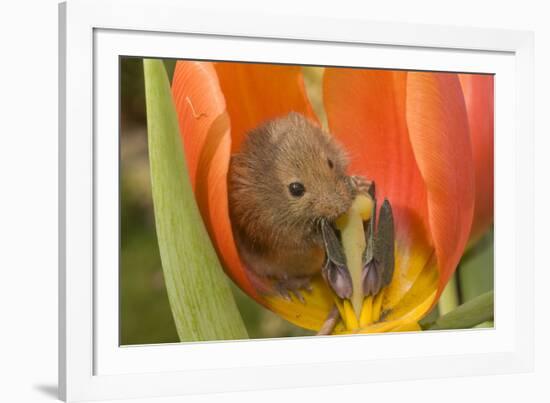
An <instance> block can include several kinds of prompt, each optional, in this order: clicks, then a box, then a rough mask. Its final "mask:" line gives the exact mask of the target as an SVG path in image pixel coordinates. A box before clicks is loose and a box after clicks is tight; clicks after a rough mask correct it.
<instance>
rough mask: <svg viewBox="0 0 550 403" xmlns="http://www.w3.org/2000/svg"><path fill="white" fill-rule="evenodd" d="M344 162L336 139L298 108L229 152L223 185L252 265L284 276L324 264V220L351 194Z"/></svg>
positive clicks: (343, 207)
mask: <svg viewBox="0 0 550 403" xmlns="http://www.w3.org/2000/svg"><path fill="white" fill-rule="evenodd" d="M329 159H330V160H331V161H332V165H333V167H332V168H331V167H330V166H329V162H328V160H329ZM347 164H348V162H347V158H346V155H345V152H344V151H343V149H342V147H341V146H340V145H339V144H338V143H337V142H336V140H335V139H334V138H333V137H332V136H331V135H330V134H327V133H325V132H323V131H322V130H321V129H320V128H319V127H317V126H315V125H313V124H312V123H310V122H309V121H308V120H307V119H306V118H305V117H303V116H302V115H299V114H297V113H291V114H289V115H287V116H285V117H283V118H279V119H275V120H272V121H269V122H266V123H265V124H263V125H261V126H260V127H258V128H256V129H254V130H252V131H251V132H250V133H249V134H248V136H247V138H246V139H245V141H244V142H243V145H242V149H241V152H240V153H238V154H235V155H234V156H233V157H232V159H231V164H230V169H229V184H228V185H229V211H230V215H231V222H232V225H233V233H234V235H235V239H236V241H237V247H238V249H239V252H240V254H241V257H242V258H243V260H244V262H245V264H246V265H247V267H248V268H249V269H250V270H253V271H254V272H255V273H256V274H258V275H261V276H268V277H274V278H277V279H288V278H291V277H303V276H311V275H313V274H315V273H316V272H318V271H319V270H320V269H321V266H322V264H323V262H324V260H325V252H324V248H323V241H322V237H321V232H320V224H321V221H322V220H328V221H330V222H332V221H334V220H335V219H336V218H337V217H338V216H339V215H341V214H342V213H344V212H345V211H347V210H348V208H349V207H350V205H351V202H352V200H353V198H354V197H355V188H354V186H353V184H352V181H350V178H349V177H348V176H347V174H346V169H347ZM291 182H301V183H302V184H303V185H304V186H305V189H306V190H305V194H304V195H303V196H302V197H299V198H297V197H294V196H292V195H291V194H290V192H289V189H288V186H289V184H290V183H291Z"/></svg>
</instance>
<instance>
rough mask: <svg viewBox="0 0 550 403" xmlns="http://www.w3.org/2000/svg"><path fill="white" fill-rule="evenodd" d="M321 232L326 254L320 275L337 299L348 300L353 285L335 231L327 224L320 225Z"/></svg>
mask: <svg viewBox="0 0 550 403" xmlns="http://www.w3.org/2000/svg"><path fill="white" fill-rule="evenodd" d="M321 231H322V233H323V241H324V243H325V250H326V254H327V259H326V262H325V265H324V266H323V269H322V271H321V274H322V275H323V277H324V279H325V281H326V282H327V283H328V284H329V286H330V287H331V288H332V289H333V290H334V292H335V293H336V295H338V297H340V298H342V299H344V298H345V299H349V298H351V294H352V292H353V285H352V282H351V276H350V274H349V270H348V268H347V265H346V257H345V255H344V251H343V250H342V246H341V245H340V241H339V240H338V236H337V235H336V231H335V230H334V228H333V227H332V226H331V225H330V224H328V223H327V222H323V223H322V225H321Z"/></svg>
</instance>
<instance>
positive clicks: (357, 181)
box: [350, 175, 374, 196]
mask: <svg viewBox="0 0 550 403" xmlns="http://www.w3.org/2000/svg"><path fill="white" fill-rule="evenodd" d="M350 179H351V184H352V186H353V188H354V189H355V191H356V192H357V193H367V194H370V195H371V196H372V195H373V194H374V182H373V181H369V180H367V178H365V177H364V176H360V175H353V176H351V177H350Z"/></svg>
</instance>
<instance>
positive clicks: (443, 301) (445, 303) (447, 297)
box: [437, 274, 460, 316]
mask: <svg viewBox="0 0 550 403" xmlns="http://www.w3.org/2000/svg"><path fill="white" fill-rule="evenodd" d="M437 304H438V305H437V306H438V309H439V315H440V316H443V315H445V314H447V313H449V312H451V311H453V310H454V309H456V307H457V306H458V305H460V297H459V295H458V284H457V281H456V274H453V275H452V277H451V279H450V280H449V282H448V283H447V286H446V287H445V289H444V290H443V292H442V293H441V297H439V301H438V303H437Z"/></svg>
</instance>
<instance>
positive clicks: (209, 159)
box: [172, 61, 257, 297]
mask: <svg viewBox="0 0 550 403" xmlns="http://www.w3.org/2000/svg"><path fill="white" fill-rule="evenodd" d="M172 95H173V98H174V103H175V106H176V111H177V114H178V120H179V126H180V134H181V136H182V139H183V146H184V152H185V156H186V160H187V165H188V169H189V174H190V177H191V182H192V184H193V190H194V192H195V197H196V199H197V204H198V205H199V209H200V211H201V215H202V217H203V219H204V222H205V224H206V226H207V228H208V231H209V233H210V234H211V236H212V238H213V242H214V244H215V246H216V249H217V251H218V253H219V255H220V258H221V260H222V261H223V264H224V268H225V269H226V271H227V272H228V274H229V275H230V276H231V277H232V278H233V280H234V281H235V282H236V283H237V284H239V285H240V286H241V288H243V289H244V290H245V291H246V292H247V293H248V294H249V295H251V296H253V297H257V296H256V293H255V290H254V288H253V287H252V286H251V284H250V281H249V280H248V277H247V276H246V273H245V272H244V270H243V269H242V267H243V266H242V264H241V262H240V259H239V255H238V253H237V250H236V247H235V242H234V240H233V234H232V232H231V224H230V221H229V213H228V206H227V180H226V178H227V170H228V167H229V157H230V148H231V137H230V128H229V119H228V116H227V113H226V111H225V100H224V97H223V94H222V93H221V90H220V86H219V82H218V78H217V75H216V71H215V70H214V67H213V65H212V63H208V62H188V61H178V62H177V63H176V68H175V70H174V77H173V80H172Z"/></svg>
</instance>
